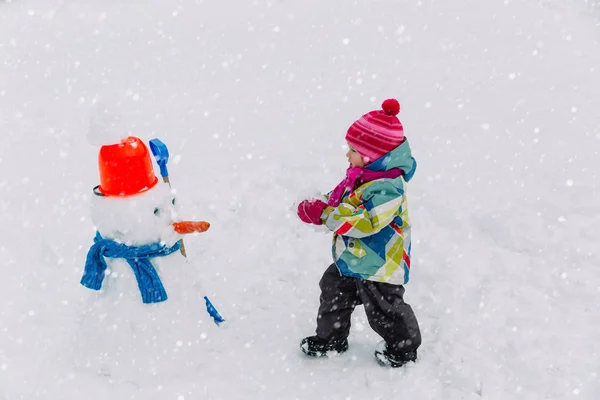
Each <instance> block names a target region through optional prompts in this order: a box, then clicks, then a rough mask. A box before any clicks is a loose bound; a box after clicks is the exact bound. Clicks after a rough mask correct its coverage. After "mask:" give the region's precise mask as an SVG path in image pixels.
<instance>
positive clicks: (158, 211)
mask: <svg viewBox="0 0 600 400" xmlns="http://www.w3.org/2000/svg"><path fill="white" fill-rule="evenodd" d="M154 215H156V216H157V217H158V216H159V215H160V209H159V208H158V207H157V208H155V209H154Z"/></svg>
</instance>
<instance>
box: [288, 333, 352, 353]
mask: <svg viewBox="0 0 600 400" xmlns="http://www.w3.org/2000/svg"><path fill="white" fill-rule="evenodd" d="M300 349H302V352H303V353H304V354H306V355H308V356H311V357H323V356H327V355H334V354H336V353H337V354H340V353H343V352H345V351H346V350H348V340H347V339H344V340H339V341H327V340H325V339H321V338H320V337H318V336H309V337H306V338H304V339H302V341H301V342H300Z"/></svg>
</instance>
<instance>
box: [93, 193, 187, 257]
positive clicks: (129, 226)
mask: <svg viewBox="0 0 600 400" xmlns="http://www.w3.org/2000/svg"><path fill="white" fill-rule="evenodd" d="M91 207H92V210H91V211H92V212H91V215H92V222H93V223H94V225H95V227H96V230H97V231H98V232H100V234H101V235H102V237H104V238H105V239H112V240H116V241H118V242H122V243H126V244H128V245H132V246H141V245H144V244H151V243H157V242H159V241H160V240H161V235H162V234H163V233H164V232H165V230H167V229H169V226H171V225H172V224H173V222H174V221H177V219H178V213H177V207H176V201H175V195H174V193H173V191H171V190H170V188H169V187H168V185H166V184H158V185H156V186H155V187H153V188H152V189H150V190H147V191H145V192H142V193H139V194H136V195H133V196H123V197H120V196H92V204H91Z"/></svg>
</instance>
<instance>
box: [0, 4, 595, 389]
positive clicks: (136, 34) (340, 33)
mask: <svg viewBox="0 0 600 400" xmlns="http://www.w3.org/2000/svg"><path fill="white" fill-rule="evenodd" d="M599 21H600V6H599V5H598V2H597V1H585V0H581V1H576V0H565V1H557V0H544V1H538V0H506V1H481V0H444V1H441V0H419V1H417V0H398V1H395V0H356V1H352V2H348V1H342V0H331V1H317V0H304V1H300V2H292V1H279V2H272V1H268V0H256V1H238V2H236V3H235V5H232V4H231V3H230V2H209V1H194V0H180V1H177V2H165V1H159V0H146V1H143V2H140V1H129V2H125V1H97V0H82V1H71V0H18V1H9V2H6V1H5V2H0V110H1V112H0V167H2V168H3V171H4V174H3V175H2V177H0V212H1V215H2V225H1V227H0V239H1V241H0V260H2V264H1V265H2V267H1V268H2V271H3V274H2V279H1V280H0V303H1V304H2V307H1V308H0V399H3V400H4V399H6V400H13V399H82V398H85V399H107V398H113V399H144V400H153V399H161V400H164V399H176V400H183V399H188V400H189V399H204V400H209V399H332V400H333V399H336V400H337V399H382V400H383V399H385V400H387V399H399V398H406V399H440V400H458V399H467V400H469V399H489V400H506V399H586V400H588V399H589V400H595V399H598V398H600V377H599V376H598V374H599V372H600V342H599V341H598V332H600V268H598V265H599V264H600V257H599V255H598V252H597V250H596V249H597V245H598V243H599V242H600V195H599V192H598V190H599V189H598V181H599V180H598V178H599V177H598V165H599V164H598V163H599V162H598V160H599V158H598V151H599V147H600V122H599V119H598V109H599V108H600V76H599V75H598V73H599V72H598V71H599V68H600V46H599V43H598V40H599V39H600V25H599ZM390 97H395V98H398V100H399V101H400V104H401V106H402V111H401V112H400V114H399V118H400V120H401V121H402V123H403V125H404V127H405V133H406V135H407V137H408V138H409V139H410V141H411V147H412V148H413V151H414V155H415V157H416V158H417V160H418V163H419V167H418V170H417V173H416V175H415V178H414V179H413V180H412V181H411V183H410V185H409V189H408V196H409V205H410V213H411V220H412V223H413V247H412V251H413V253H412V254H413V262H412V270H411V281H410V282H409V283H408V285H407V287H406V289H407V292H406V300H407V302H408V303H410V304H411V305H412V306H413V308H414V309H415V312H416V314H417V317H418V318H419V321H420V324H421V329H422V333H423V346H422V347H421V348H420V350H419V361H418V362H417V363H416V364H412V365H408V366H406V367H403V368H401V369H397V370H390V369H386V368H382V367H380V366H379V365H377V363H376V361H375V359H374V357H373V350H374V348H375V346H376V344H377V342H378V341H379V338H378V337H377V335H376V334H375V333H374V332H372V330H371V329H370V328H369V326H368V323H367V321H366V319H365V316H364V313H363V311H362V310H361V309H360V308H359V309H357V310H356V312H355V314H354V316H353V328H352V334H351V337H350V339H349V341H350V349H349V350H348V352H347V353H345V354H343V355H340V356H339V357H335V358H332V359H316V360H315V359H307V358H306V357H303V356H302V354H301V353H300V350H299V341H300V339H301V338H302V337H304V336H307V335H311V334H312V333H313V331H314V326H315V317H316V311H317V307H318V302H319V289H318V285H317V283H318V281H319V278H320V276H321V274H322V272H323V271H324V270H325V268H326V267H327V266H328V264H329V263H330V262H331V254H330V245H331V244H330V242H329V238H328V237H327V236H325V235H323V234H316V233H315V232H314V231H312V230H311V229H309V228H308V227H306V226H305V225H303V224H302V223H301V222H300V221H299V220H298V219H297V218H296V216H295V214H294V212H293V208H292V209H291V205H292V204H293V203H294V202H295V201H296V199H297V196H298V194H300V193H301V192H303V191H304V189H305V188H313V187H317V188H319V189H320V190H321V191H323V192H325V191H327V190H330V189H332V188H333V187H334V186H335V185H336V184H337V183H338V182H339V181H340V180H341V178H342V175H343V173H344V170H345V168H346V166H347V161H346V159H345V157H344V150H343V148H342V147H343V145H344V139H343V138H344V134H345V131H346V129H347V128H348V126H349V125H350V124H351V123H352V122H353V121H354V120H355V119H357V118H358V117H360V115H362V114H364V113H365V112H368V111H370V110H372V109H376V108H378V106H379V104H381V101H382V100H383V99H386V98H390ZM98 102H102V103H103V104H106V106H107V107H109V108H110V110H116V111H115V112H116V113H118V115H120V116H121V117H120V122H121V123H122V124H123V128H122V130H123V131H126V132H127V134H131V135H134V136H138V137H140V138H142V139H143V140H145V141H146V143H147V141H148V140H149V139H152V138H155V137H158V138H160V139H161V140H162V141H163V142H165V143H166V144H167V145H168V146H169V150H170V153H171V160H170V165H169V167H170V168H169V171H170V179H171V182H172V184H173V187H174V188H175V189H177V200H178V202H179V205H180V207H181V217H182V218H184V219H190V220H192V219H194V220H195V219H202V220H207V221H209V222H210V223H211V229H210V230H209V231H208V232H206V233H203V234H201V235H194V236H190V237H189V238H186V249H187V251H188V254H189V256H190V259H191V260H192V261H190V263H191V264H193V268H192V269H183V270H184V271H185V273H190V274H191V275H192V276H191V277H188V276H185V275H183V274H181V275H179V274H177V273H176V274H175V275H173V276H172V278H173V280H172V282H174V283H168V282H166V280H165V286H166V289H167V291H168V292H169V293H171V292H173V290H174V293H173V296H180V297H178V300H177V301H181V302H183V303H185V304H186V305H187V306H186V307H185V308H184V309H183V310H181V313H177V311H173V310H172V309H171V311H169V312H167V311H165V312H161V311H158V310H157V311H155V312H154V311H153V313H154V315H150V316H149V318H148V319H147V320H146V321H145V322H144V323H145V324H146V325H144V324H141V323H139V320H137V323H136V324H134V325H132V326H130V325H127V322H126V321H127V319H128V313H130V312H135V311H132V310H137V308H134V306H133V305H132V307H131V308H130V307H129V306H128V305H127V304H129V303H127V302H126V301H125V300H123V301H124V303H123V304H124V305H123V307H121V308H118V309H119V310H120V311H122V312H121V313H117V312H115V311H114V310H115V309H117V308H116V307H112V308H111V310H112V314H110V315H106V319H107V324H105V325H102V322H101V321H102V320H101V319H94V320H93V322H94V323H95V324H97V325H96V327H97V329H100V330H101V329H105V330H110V329H113V330H112V331H110V332H111V333H110V334H111V335H113V337H111V338H108V339H106V340H105V339H104V338H103V336H102V335H100V334H99V332H98V331H92V332H90V331H89V330H87V329H88V328H89V327H90V325H87V323H88V322H89V320H88V321H87V322H86V318H85V317H86V315H90V314H89V310H90V309H93V308H94V307H100V304H103V306H102V307H104V306H106V307H109V305H108V304H106V303H99V302H97V301H96V300H94V298H93V296H91V295H94V293H90V290H88V289H86V288H84V287H82V286H81V285H79V279H80V278H81V274H82V271H83V266H84V262H85V256H86V253H87V250H88V248H89V247H90V245H91V244H92V239H93V236H94V228H93V227H94V223H93V222H92V220H91V218H90V215H91V212H90V211H91V205H92V199H93V197H92V196H94V195H93V193H92V188H93V187H94V186H96V185H98V183H99V182H98V171H97V155H98V146H97V145H92V144H90V143H89V142H88V135H89V133H90V132H89V130H90V117H91V116H93V115H94V113H95V104H97V103H98ZM105 126H106V125H105ZM108 126H109V127H110V126H111V124H110V123H109V124H108ZM106 131H107V130H99V131H98V132H100V133H106ZM115 131H116V132H117V133H120V132H121V129H115ZM155 170H156V172H157V173H158V168H155ZM175 256H177V255H175V254H174V255H173V257H175ZM179 259H181V257H180V258H179ZM165 261H167V260H165ZM177 265H178V264H177ZM177 268H178V267H177ZM176 270H177V269H176V268H175V269H173V270H172V272H175V271H176ZM122 273H123V276H127V270H126V269H123V271H122ZM194 274H196V275H194ZM186 280H187V281H186ZM194 281H197V284H199V283H201V284H202V285H203V288H205V289H204V291H205V292H206V293H208V295H209V296H210V298H211V300H212V301H213V303H214V304H215V306H217V308H218V309H219V311H220V312H221V314H222V315H223V316H224V317H225V318H226V320H227V322H226V323H225V324H224V325H223V326H222V327H217V326H215V325H214V324H212V322H210V321H208V319H207V318H206V313H205V311H204V304H202V302H201V299H200V296H199V291H196V290H195V289H186V288H190V287H191V286H195V285H194V284H193V282H194ZM197 284H196V285H197ZM170 288H171V289H170ZM127 293H129V292H127ZM95 295H98V296H102V293H100V294H98V293H95ZM194 303H197V308H194V307H196V306H194ZM135 307H137V306H135ZM165 310H166V309H165ZM93 315H99V314H93ZM132 318H133V316H132ZM136 318H140V319H141V318H142V317H141V316H139V315H138V316H136ZM115 321H116V322H115ZM119 324H121V325H119ZM113 325H115V326H113ZM175 327H177V328H175ZM180 328H181V335H180V334H179V332H180V331H179V329H180ZM194 330H196V331H197V335H192V336H193V337H189V336H188V335H189V334H190V332H193V331H194ZM132 332H136V334H137V335H139V336H140V337H142V338H149V339H148V340H149V341H148V342H146V343H144V344H145V345H147V346H149V347H148V349H147V351H148V352H147V353H144V352H138V351H136V350H135V349H133V348H123V349H122V351H123V353H119V351H116V350H115V349H114V348H107V346H108V345H109V344H110V343H113V342H112V340H114V339H115V337H117V338H118V336H119V335H121V336H122V337H124V336H125V335H129V334H132ZM86 337H89V338H91V339H90V340H88V341H86V340H85V339H86ZM129 340H130V339H127V341H126V342H125V343H123V346H125V344H126V343H131V342H130V341H129ZM153 340H155V342H154V343H155V344H156V346H155V347H154V348H153V347H152V341H153ZM82 344H83V345H82ZM86 344H87V346H86ZM94 346H96V347H97V348H98V349H104V350H106V353H108V352H109V351H110V352H112V354H113V355H114V354H117V356H120V357H124V355H130V356H131V357H130V359H129V360H128V361H127V363H126V364H125V365H119V366H117V367H114V368H104V369H103V368H99V369H98V368H97V364H95V363H93V362H91V361H90V363H89V364H88V363H87V362H86V361H87V360H88V358H86V357H87V355H89V353H86V351H89V350H90V347H94ZM161 351H162V355H161V357H160V358H159V359H157V358H156V357H155V356H156V355H157V354H158V353H159V352H161ZM92 361H94V360H92ZM144 365H148V366H150V367H149V368H147V369H144V368H140V367H141V366H144ZM153 371H155V372H156V374H153V373H152V372H153Z"/></svg>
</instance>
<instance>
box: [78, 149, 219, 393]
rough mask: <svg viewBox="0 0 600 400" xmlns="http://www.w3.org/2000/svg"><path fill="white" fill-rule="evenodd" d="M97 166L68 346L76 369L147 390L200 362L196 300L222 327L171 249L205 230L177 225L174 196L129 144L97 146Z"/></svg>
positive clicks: (146, 155) (202, 314)
mask: <svg viewBox="0 0 600 400" xmlns="http://www.w3.org/2000/svg"><path fill="white" fill-rule="evenodd" d="M164 162H166V160H164V159H163V163H164ZM161 164H162V163H161ZM98 165H99V170H100V185H98V186H97V187H95V188H94V195H93V196H92V202H91V207H92V221H93V222H94V225H95V229H96V237H95V238H94V244H93V245H92V246H91V248H90V250H89V252H88V254H87V258H86V263H85V268H84V272H83V276H82V278H81V284H82V285H83V286H85V287H86V288H88V289H92V290H90V291H89V294H90V296H91V297H90V299H89V302H88V303H87V304H86V305H85V306H84V308H85V311H84V313H83V317H82V319H81V321H80V327H81V329H80V331H79V335H78V341H77V343H75V344H74V349H75V350H76V353H77V360H78V362H77V363H78V364H79V367H80V368H84V369H87V370H88V371H89V372H91V373H93V374H98V376H103V377H106V378H108V379H110V380H111V382H127V383H129V384H131V385H134V386H135V387H137V388H139V389H142V388H145V387H156V386H157V385H159V384H160V382H162V381H168V380H170V379H173V378H174V377H175V378H176V377H177V375H178V374H180V373H182V371H185V370H186V369H188V370H192V371H193V370H194V369H195V368H196V367H198V365H199V364H201V363H203V362H206V360H203V359H204V358H205V357H203V354H205V353H206V349H204V348H203V347H204V346H207V344H206V343H207V340H206V338H207V335H208V333H209V330H210V329H213V328H214V325H213V323H212V322H213V321H212V320H211V319H210V318H209V315H207V313H206V311H204V303H205V302H206V306H207V310H208V311H209V313H210V312H212V313H213V314H212V315H213V317H215V318H214V319H215V322H220V321H222V320H221V319H220V316H219V315H218V313H216V314H215V313H214V311H215V310H214V308H212V307H209V306H212V305H211V304H210V302H209V301H208V298H206V297H204V298H203V297H202V293H201V291H200V290H197V289H198V288H197V287H196V286H197V284H198V279H197V277H196V276H195V274H196V273H197V272H196V271H195V270H194V268H193V266H192V264H191V263H189V262H187V260H186V258H185V257H184V256H183V255H182V253H181V250H182V248H181V245H182V236H183V235H185V234H189V233H196V232H204V231H206V230H207V229H208V228H209V224H208V223H207V222H204V221H180V220H179V217H178V213H177V202H176V199H175V196H174V192H173V191H172V190H171V189H170V186H169V185H168V184H166V183H163V182H159V179H158V178H157V177H156V176H155V174H154V170H153V166H152V160H151V157H150V152H149V151H148V147H147V146H146V145H145V144H144V142H143V141H142V140H140V139H139V138H137V137H127V138H125V139H122V140H121V141H120V142H118V143H115V144H109V145H103V146H102V147H101V148H100V152H99V156H98ZM160 166H161V170H162V169H163V166H164V165H160ZM165 168H166V167H165ZM215 315H216V316H215ZM217 317H218V318H217Z"/></svg>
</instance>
